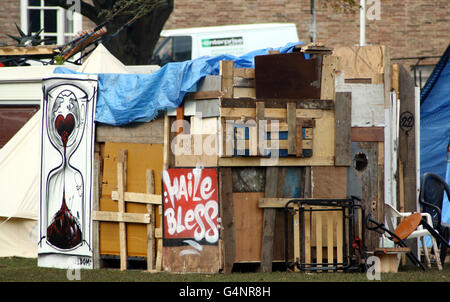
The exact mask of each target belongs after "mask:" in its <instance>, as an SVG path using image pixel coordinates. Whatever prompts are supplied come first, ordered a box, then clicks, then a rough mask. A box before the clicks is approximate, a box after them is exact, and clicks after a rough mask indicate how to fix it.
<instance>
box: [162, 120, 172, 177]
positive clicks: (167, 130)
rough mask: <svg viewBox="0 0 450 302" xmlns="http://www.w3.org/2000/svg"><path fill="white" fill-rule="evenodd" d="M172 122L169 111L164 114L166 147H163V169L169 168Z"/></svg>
mask: <svg viewBox="0 0 450 302" xmlns="http://www.w3.org/2000/svg"><path fill="white" fill-rule="evenodd" d="M169 138H170V122H169V116H168V115H167V112H166V113H165V114H164V147H163V169H167V168H169V154H170V141H169Z"/></svg>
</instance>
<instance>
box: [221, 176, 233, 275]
mask: <svg viewBox="0 0 450 302" xmlns="http://www.w3.org/2000/svg"><path fill="white" fill-rule="evenodd" d="M220 180H221V181H220V183H221V184H222V186H221V198H220V200H221V205H222V211H221V212H222V230H223V244H222V248H223V253H222V254H223V257H224V259H223V266H224V267H223V272H224V273H225V274H230V273H231V272H232V270H233V264H234V261H235V257H236V246H235V234H234V219H233V213H234V211H233V180H232V176H231V168H221V169H220Z"/></svg>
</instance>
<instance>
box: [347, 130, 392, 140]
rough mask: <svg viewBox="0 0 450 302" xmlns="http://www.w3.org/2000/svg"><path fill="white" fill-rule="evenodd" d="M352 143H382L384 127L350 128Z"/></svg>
mask: <svg viewBox="0 0 450 302" xmlns="http://www.w3.org/2000/svg"><path fill="white" fill-rule="evenodd" d="M351 140H352V142H384V127H351Z"/></svg>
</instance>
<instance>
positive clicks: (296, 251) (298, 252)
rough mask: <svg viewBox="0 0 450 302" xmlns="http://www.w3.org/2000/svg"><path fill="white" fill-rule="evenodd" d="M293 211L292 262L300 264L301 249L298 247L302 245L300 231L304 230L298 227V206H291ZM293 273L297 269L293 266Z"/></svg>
mask: <svg viewBox="0 0 450 302" xmlns="http://www.w3.org/2000/svg"><path fill="white" fill-rule="evenodd" d="M293 209H294V211H295V214H294V217H293V219H292V225H293V231H292V236H293V238H294V240H293V241H294V261H295V262H296V263H299V262H300V258H301V248H300V245H301V244H302V240H303V238H302V236H301V235H300V231H301V230H302V231H303V229H306V228H301V227H300V215H299V212H298V209H299V206H298V204H294V205H293ZM294 270H295V271H298V267H297V266H295V269H294Z"/></svg>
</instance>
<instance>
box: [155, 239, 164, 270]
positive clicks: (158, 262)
mask: <svg viewBox="0 0 450 302" xmlns="http://www.w3.org/2000/svg"><path fill="white" fill-rule="evenodd" d="M162 244H163V241H162V239H158V241H157V253H156V270H157V271H162V267H163V246H162Z"/></svg>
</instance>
